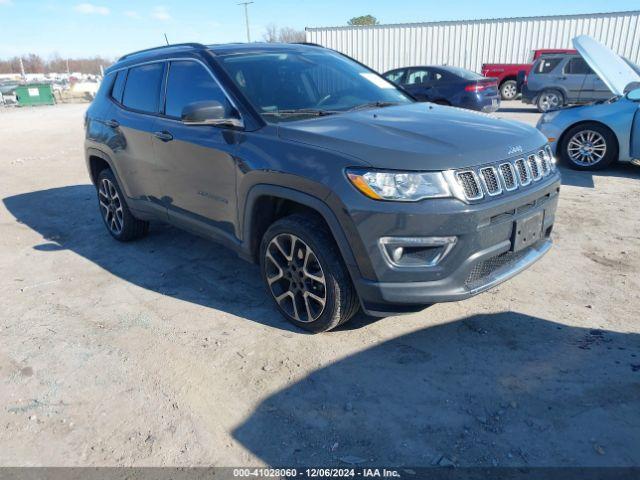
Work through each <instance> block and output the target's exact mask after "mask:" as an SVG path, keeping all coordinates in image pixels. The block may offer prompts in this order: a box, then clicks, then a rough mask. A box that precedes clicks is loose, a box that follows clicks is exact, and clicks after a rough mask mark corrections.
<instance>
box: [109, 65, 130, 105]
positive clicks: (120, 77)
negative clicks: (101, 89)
mask: <svg viewBox="0 0 640 480" xmlns="http://www.w3.org/2000/svg"><path fill="white" fill-rule="evenodd" d="M126 81H127V70H120V71H119V72H118V73H117V74H116V79H115V81H114V82H113V88H112V89H111V98H113V99H114V100H115V101H116V102H118V103H122V94H123V93H124V84H125V82H126Z"/></svg>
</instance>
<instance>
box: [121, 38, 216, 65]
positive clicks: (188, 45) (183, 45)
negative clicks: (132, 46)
mask: <svg viewBox="0 0 640 480" xmlns="http://www.w3.org/2000/svg"><path fill="white" fill-rule="evenodd" d="M171 47H191V48H207V47H206V46H204V45H203V44H201V43H195V42H189V43H173V44H171V45H161V46H159V47H152V48H145V49H144V50H138V51H137V52H131V53H127V54H126V55H123V56H121V57H120V58H119V59H118V61H120V60H124V59H125V58H129V57H131V56H132V55H137V54H139V53H146V52H153V51H154V50H162V49H163V48H171Z"/></svg>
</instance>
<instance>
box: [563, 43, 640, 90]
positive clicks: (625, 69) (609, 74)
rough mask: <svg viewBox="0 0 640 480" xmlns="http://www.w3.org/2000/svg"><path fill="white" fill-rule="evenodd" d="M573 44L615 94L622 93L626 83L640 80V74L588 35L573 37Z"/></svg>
mask: <svg viewBox="0 0 640 480" xmlns="http://www.w3.org/2000/svg"><path fill="white" fill-rule="evenodd" d="M573 46H574V47H575V48H576V50H578V52H579V53H580V55H582V58H584V60H585V61H586V62H587V63H588V64H589V66H590V67H591V69H592V70H593V71H594V72H596V74H597V75H598V76H599V77H600V79H602V81H603V82H604V83H605V84H606V85H607V87H609V90H611V91H612V92H613V93H614V94H615V95H624V94H625V88H626V87H627V85H629V84H630V83H632V82H640V75H638V74H637V73H636V72H635V71H634V70H633V68H631V67H630V66H629V64H628V63H627V62H625V61H624V60H623V59H622V57H620V56H619V55H618V54H616V53H615V52H614V51H613V50H611V49H610V48H609V47H607V46H605V45H603V44H602V43H600V42H598V41H597V40H594V39H593V38H591V37H590V36H588V35H580V36H579V37H576V38H574V39H573Z"/></svg>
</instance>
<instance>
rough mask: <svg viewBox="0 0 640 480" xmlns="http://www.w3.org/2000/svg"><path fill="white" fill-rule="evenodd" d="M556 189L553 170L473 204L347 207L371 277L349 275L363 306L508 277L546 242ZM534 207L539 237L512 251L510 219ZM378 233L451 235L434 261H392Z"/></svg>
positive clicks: (457, 291)
mask: <svg viewBox="0 0 640 480" xmlns="http://www.w3.org/2000/svg"><path fill="white" fill-rule="evenodd" d="M559 189H560V178H559V175H558V174H554V175H552V176H550V177H548V178H546V179H544V180H541V181H540V183H539V184H537V185H536V188H531V189H528V190H525V191H523V192H518V193H514V194H512V195H507V196H505V198H501V199H492V200H487V201H485V202H480V203H478V204H474V205H466V204H463V203H462V202H459V201H457V200H449V199H447V200H440V201H438V200H432V201H426V202H418V203H417V204H412V205H403V206H402V207H403V208H404V212H401V213H399V212H398V211H397V209H398V205H397V204H390V203H384V204H382V203H381V204H380V205H381V206H383V207H387V208H389V211H388V213H386V212H380V211H378V212H375V213H374V212H362V211H358V212H351V216H352V218H353V219H354V220H355V222H356V226H357V231H358V234H359V237H360V240H361V241H362V243H363V244H364V245H365V247H366V250H367V257H368V260H369V261H370V262H371V266H372V269H373V271H374V272H375V277H376V278H375V279H369V278H362V277H360V278H356V279H354V283H355V287H356V290H357V291H358V294H359V295H360V299H361V303H362V307H363V309H364V310H365V311H366V312H367V313H368V314H371V315H389V314H395V313H402V312H411V311H417V310H420V309H422V308H424V306H425V305H428V304H431V303H438V302H449V301H457V300H463V299H466V298H469V297H472V296H474V295H477V294H478V293H481V292H483V291H485V290H488V289H490V288H492V287H493V286H495V285H498V284H499V283H501V282H503V281H505V280H507V279H509V278H511V277H513V276H514V275H516V274H517V273H519V272H521V271H522V270H524V269H525V268H527V267H528V266H529V265H531V264H532V263H534V262H535V261H537V260H538V259H539V258H541V257H542V256H543V255H544V254H545V253H546V252H547V251H548V250H549V248H550V247H551V240H550V233H551V230H552V227H553V223H554V221H555V211H556V207H557V202H558V192H559ZM392 207H395V208H393V209H392ZM540 211H543V212H544V214H543V215H544V220H543V226H542V232H543V236H542V238H541V239H540V240H539V241H538V242H537V243H536V244H534V245H532V246H530V247H528V248H526V249H524V250H521V251H520V252H511V251H510V250H511V245H512V238H513V230H514V226H515V224H516V221H518V220H520V219H522V218H526V217H528V216H530V215H532V214H534V213H536V212H540ZM384 236H405V237H411V236H455V237H457V242H456V245H455V247H454V248H453V249H452V250H451V252H450V253H449V255H447V256H446V257H445V258H444V259H443V260H442V262H441V263H440V264H438V265H436V266H434V267H424V268H397V267H394V266H393V265H389V263H388V262H387V261H386V260H385V258H384V255H383V254H382V253H381V250H380V248H379V245H378V240H379V238H381V237H384Z"/></svg>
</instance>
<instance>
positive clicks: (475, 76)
mask: <svg viewBox="0 0 640 480" xmlns="http://www.w3.org/2000/svg"><path fill="white" fill-rule="evenodd" d="M443 70H444V71H445V72H447V73H450V74H452V75H455V76H456V77H458V78H462V79H463V80H482V79H483V78H484V77H483V76H482V75H480V74H479V73H476V72H472V71H471V70H467V69H466V68H459V67H447V68H443Z"/></svg>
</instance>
